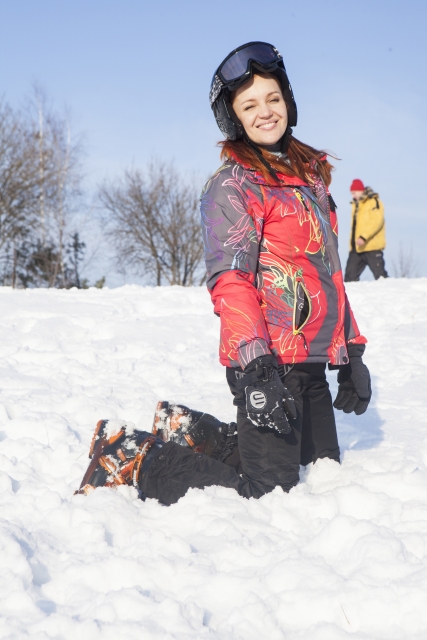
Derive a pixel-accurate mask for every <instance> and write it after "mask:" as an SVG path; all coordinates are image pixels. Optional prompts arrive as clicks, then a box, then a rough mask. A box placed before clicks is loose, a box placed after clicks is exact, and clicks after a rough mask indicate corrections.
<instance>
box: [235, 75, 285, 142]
mask: <svg viewBox="0 0 427 640" xmlns="http://www.w3.org/2000/svg"><path fill="white" fill-rule="evenodd" d="M232 105H233V109H234V112H235V114H236V116H237V117H238V118H239V120H240V122H241V123H242V125H243V127H244V129H245V131H246V133H247V135H248V138H249V139H250V140H252V142H255V144H262V145H263V144H266V145H270V144H276V142H278V141H279V140H280V138H281V137H282V136H283V134H284V133H285V131H286V127H287V126H288V112H287V109H286V103H285V100H284V99H283V95H282V91H281V89H280V84H279V82H278V80H277V79H276V78H275V77H274V76H272V75H269V74H268V75H267V74H266V75H262V76H260V75H258V74H254V75H253V76H252V78H251V79H250V80H249V81H248V82H247V83H246V84H244V85H243V86H242V87H240V88H239V89H237V90H236V91H235V93H234V95H233V100H232Z"/></svg>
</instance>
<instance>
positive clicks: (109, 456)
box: [75, 420, 164, 497]
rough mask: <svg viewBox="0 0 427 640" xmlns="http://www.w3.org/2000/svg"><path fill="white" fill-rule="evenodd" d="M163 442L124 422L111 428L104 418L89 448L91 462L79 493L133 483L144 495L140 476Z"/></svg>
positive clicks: (98, 424)
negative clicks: (119, 426) (140, 488)
mask: <svg viewBox="0 0 427 640" xmlns="http://www.w3.org/2000/svg"><path fill="white" fill-rule="evenodd" d="M115 422H116V421H115ZM163 445H164V442H163V441H162V440H160V438H156V437H155V436H154V435H153V434H151V433H148V432H147V431H138V430H135V429H134V428H133V427H132V428H129V427H128V425H126V423H124V422H123V425H122V426H121V428H119V429H117V428H114V429H109V425H108V420H100V421H99V422H98V423H97V425H96V428H95V432H94V434H93V437H92V443H91V446H90V450H89V458H91V461H90V463H89V466H88V468H87V470H86V473H85V474H84V476H83V480H82V482H81V484H80V488H79V489H78V490H77V491H76V492H75V493H83V494H86V495H87V494H88V493H90V492H91V491H92V490H93V489H96V487H118V486H120V485H129V486H134V487H135V488H136V489H137V490H138V493H139V494H140V493H141V492H140V490H139V485H138V480H139V477H140V475H141V473H143V472H144V473H145V472H146V471H147V470H148V468H149V466H150V464H151V461H152V460H153V458H154V457H155V455H156V454H157V453H158V451H159V449H161V448H162V447H163ZM140 497H143V496H141V495H140Z"/></svg>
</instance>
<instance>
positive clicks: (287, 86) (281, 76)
mask: <svg viewBox="0 0 427 640" xmlns="http://www.w3.org/2000/svg"><path fill="white" fill-rule="evenodd" d="M271 75H273V76H276V78H277V79H278V81H279V83H280V87H281V89H282V94H283V98H284V100H285V102H286V108H287V110H288V127H296V125H297V121H298V111H297V105H296V102H295V98H294V93H293V91H292V87H291V83H290V82H289V78H288V76H287V74H286V71H285V70H284V69H281V68H280V67H279V68H277V69H274V71H271Z"/></svg>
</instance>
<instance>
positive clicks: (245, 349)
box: [201, 165, 270, 368]
mask: <svg viewBox="0 0 427 640" xmlns="http://www.w3.org/2000/svg"><path fill="white" fill-rule="evenodd" d="M242 172H243V170H242V169H241V167H239V166H238V165H235V166H233V167H227V168H226V169H225V170H223V171H219V172H218V173H217V174H215V175H214V176H213V178H212V179H211V180H210V182H209V183H208V185H207V188H206V190H205V192H204V194H203V195H202V198H201V219H202V233H203V242H204V249H205V261H206V270H207V287H208V289H209V291H210V294H211V298H212V302H213V304H214V311H215V313H216V314H217V315H219V317H220V320H221V347H220V350H221V352H222V353H221V356H222V357H221V360H222V361H225V360H226V359H227V360H228V361H230V364H231V361H233V360H234V361H235V359H236V353H237V361H238V363H239V364H240V366H241V367H242V368H244V367H245V366H246V365H247V364H248V363H249V362H250V361H251V360H253V359H254V358H256V357H258V356H260V355H265V354H267V353H270V349H269V343H270V339H269V335H268V331H267V328H266V325H265V321H264V316H263V314H262V311H261V308H260V297H259V294H258V290H257V288H256V274H257V268H258V253H259V242H260V239H261V229H262V224H261V221H260V220H258V228H256V226H255V222H254V217H253V216H252V215H251V213H252V211H251V204H250V199H249V198H248V194H247V191H245V190H244V189H243V182H244V174H242ZM232 354H234V356H233V355H232Z"/></svg>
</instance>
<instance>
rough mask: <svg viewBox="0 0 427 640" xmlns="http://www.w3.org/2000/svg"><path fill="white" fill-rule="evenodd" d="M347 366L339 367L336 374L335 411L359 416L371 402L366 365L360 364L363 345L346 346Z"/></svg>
mask: <svg viewBox="0 0 427 640" xmlns="http://www.w3.org/2000/svg"><path fill="white" fill-rule="evenodd" d="M347 351H348V357H349V359H350V362H349V364H346V365H344V366H342V367H340V370H339V372H338V385H339V386H338V393H337V397H336V398H335V402H334V407H335V409H342V410H343V411H344V413H351V412H352V411H354V413H355V414H356V415H357V416H360V415H361V414H362V413H365V411H366V409H367V408H368V404H369V402H370V400H371V395H372V390H371V376H370V375H369V369H368V367H367V366H366V364H363V362H362V355H363V353H364V351H365V345H364V344H349V345H347Z"/></svg>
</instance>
